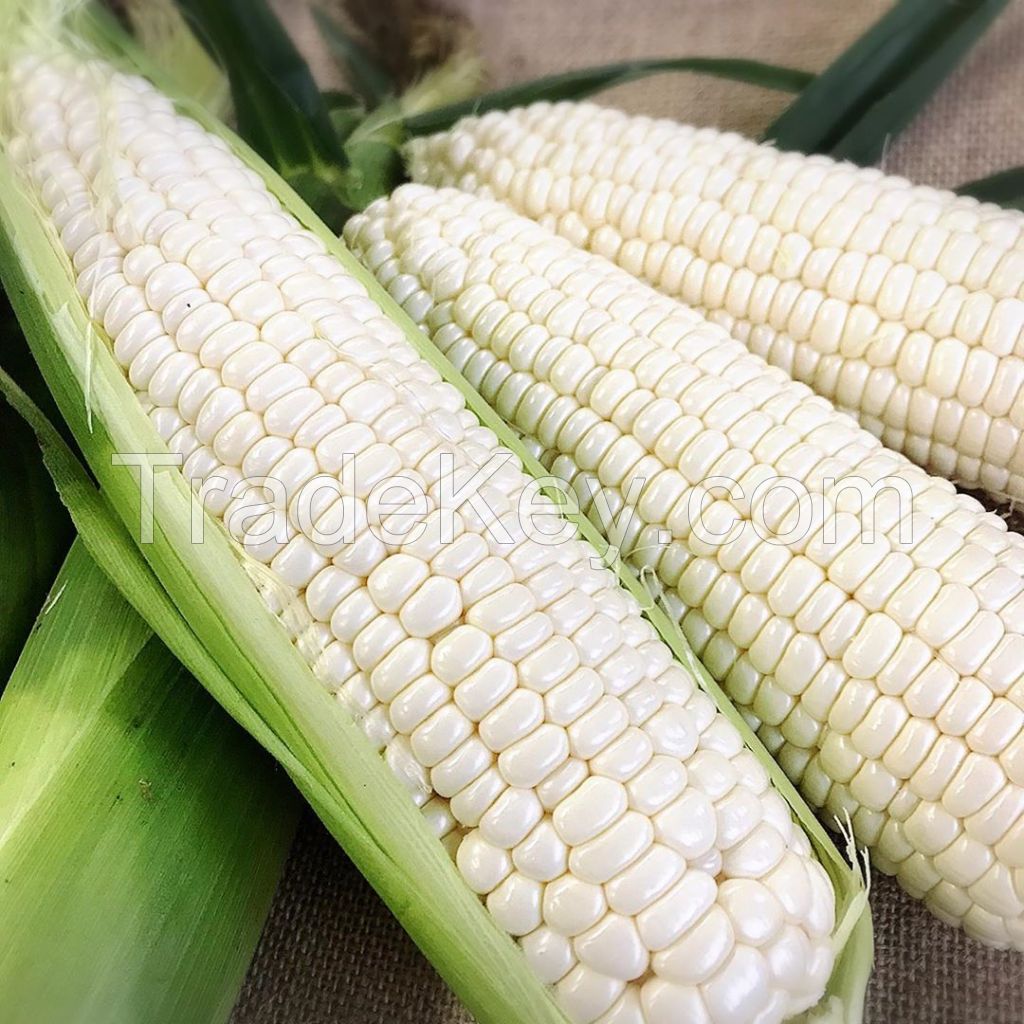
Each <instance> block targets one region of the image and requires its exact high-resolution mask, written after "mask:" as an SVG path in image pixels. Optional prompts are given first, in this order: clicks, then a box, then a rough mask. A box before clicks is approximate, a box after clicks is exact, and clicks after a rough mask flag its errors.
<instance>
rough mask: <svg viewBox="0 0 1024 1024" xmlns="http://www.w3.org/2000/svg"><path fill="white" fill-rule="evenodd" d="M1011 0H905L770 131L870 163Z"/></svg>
mask: <svg viewBox="0 0 1024 1024" xmlns="http://www.w3.org/2000/svg"><path fill="white" fill-rule="evenodd" d="M1006 3H1007V0H900V2H898V3H897V4H896V5H895V6H894V7H893V8H892V9H891V10H890V11H889V12H888V13H887V14H885V15H884V16H883V17H882V18H880V19H879V20H878V21H877V22H875V24H874V25H872V26H871V28H870V29H868V31H867V32H865V33H864V35H863V36H861V37H860V38H859V39H858V40H857V41H856V42H855V43H854V44H853V45H852V46H850V47H849V48H848V49H847V50H846V51H845V52H844V53H842V54H841V55H840V56H839V57H838V58H837V59H836V60H835V61H834V62H833V63H832V64H831V65H830V66H829V67H828V68H827V69H826V70H825V71H823V72H822V73H821V74H820V75H818V76H817V78H816V79H815V80H814V83H813V84H812V85H810V86H808V88H806V89H805V90H804V91H803V92H802V93H801V94H800V96H799V97H798V98H797V99H796V100H795V101H794V102H793V103H792V104H791V105H790V106H789V107H788V108H787V109H786V111H785V112H784V113H783V114H782V115H781V116H780V117H779V118H778V119H777V120H776V121H775V123H774V124H772V126H771V127H770V128H769V129H768V131H767V132H766V133H765V138H766V139H768V140H770V141H771V142H772V143H773V144H775V145H776V146H778V147H779V148H780V149H786V150H798V151H800V152H803V153H830V154H832V155H833V156H835V157H837V158H839V159H848V160H853V161H855V162H857V163H860V164H871V163H874V162H876V161H877V160H879V159H880V158H881V156H882V154H883V152H884V150H885V146H886V143H887V140H888V139H889V138H891V137H892V136H893V135H895V134H896V133H898V132H899V131H900V130H901V129H902V128H904V127H905V126H906V125H907V124H908V123H909V122H910V120H911V119H912V118H913V117H914V115H915V114H916V113H917V112H918V111H919V110H920V109H921V107H923V106H924V104H925V102H926V101H927V100H928V98H929V97H930V96H931V95H932V93H933V92H934V91H935V89H936V88H938V86H939V85H941V84H942V82H943V81H944V80H945V79H946V78H947V77H948V75H949V73H950V72H951V71H952V70H953V68H954V67H956V65H957V64H958V63H959V62H960V61H961V60H962V59H963V57H964V55H965V54H966V53H967V51H968V50H969V49H970V48H971V46H973V45H974V43H975V42H976V41H977V39H978V37H979V36H980V35H981V34H982V32H984V31H985V29H986V28H987V27H988V26H989V24H990V23H991V22H992V19H993V18H994V17H995V16H996V15H997V14H998V13H999V12H1000V11H1001V10H1003V8H1004V7H1005V6H1006Z"/></svg>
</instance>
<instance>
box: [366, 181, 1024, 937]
mask: <svg viewBox="0 0 1024 1024" xmlns="http://www.w3.org/2000/svg"><path fill="white" fill-rule="evenodd" d="M347 237H348V240H349V242H350V244H351V245H352V246H353V247H354V248H355V250H356V251H357V252H358V253H359V254H360V255H361V257H362V258H363V260H364V261H365V263H366V264H367V266H369V267H370V268H371V269H373V270H374V272H375V273H376V274H377V276H378V278H379V280H380V281H381V282H382V283H384V284H386V285H387V287H388V288H389V289H390V290H391V292H392V295H393V296H394V297H395V298H396V299H398V300H400V301H401V302H402V304H403V306H404V308H405V309H406V310H407V311H408V312H409V313H410V314H411V315H412V316H413V317H414V318H415V319H416V320H418V321H419V322H421V323H422V324H424V325H425V327H426V328H427V329H428V330H430V332H431V334H432V337H433V340H434V342H435V344H436V345H437V346H438V348H439V349H440V351H442V352H443V353H444V354H446V355H447V356H448V357H449V358H450V359H451V360H452V362H453V364H454V365H455V366H456V367H457V368H459V369H460V370H461V371H462V372H463V374H464V375H465V376H466V378H467V379H468V380H469V381H470V382H472V383H473V384H474V385H476V386H477V387H479V388H480V390H481V393H482V394H483V395H484V396H485V397H486V398H487V399H488V400H489V401H490V402H491V403H492V404H493V405H494V406H495V407H496V408H497V409H498V410H499V411H500V412H501V413H502V414H503V415H504V416H506V417H507V418H508V420H509V421H510V422H511V423H512V424H514V425H515V426H516V427H518V428H519V429H520V430H522V431H523V432H524V434H525V435H526V436H527V437H528V438H529V440H530V443H531V444H533V445H535V446H536V450H538V451H540V452H542V453H543V455H542V459H543V460H544V462H545V463H546V464H547V465H549V466H550V469H551V472H552V473H553V474H554V475H555V476H556V477H560V478H562V479H563V480H565V481H567V482H568V483H570V484H571V485H572V487H573V488H574V490H575V492H576V493H577V495H578V496H579V499H580V501H581V503H582V504H583V506H584V508H586V509H588V510H589V511H590V512H591V513H592V514H593V515H594V517H595V519H597V520H598V521H599V522H601V525H602V527H603V528H604V529H606V530H607V531H608V535H609V537H610V539H612V541H613V543H614V544H615V545H617V546H618V547H619V548H620V549H621V551H622V554H623V555H624V556H625V557H629V558H631V559H632V560H633V561H634V563H635V564H637V565H639V566H642V567H645V569H646V571H648V572H651V573H656V574H657V577H658V580H659V581H660V583H661V585H662V587H663V590H664V600H665V603H666V606H667V608H668V609H669V610H670V611H671V613H672V614H673V616H674V617H675V618H676V619H678V621H679V622H680V623H681V625H682V629H683V632H684V633H685V634H686V636H687V639H688V640H689V641H690V644H691V645H692V647H693V650H694V651H695V652H696V654H697V655H698V656H700V657H701V658H702V659H703V661H704V663H705V665H706V666H707V668H708V669H709V671H710V672H711V673H712V674H713V675H714V676H715V678H716V679H718V680H719V681H720V682H721V683H722V685H723V686H724V687H725V689H726V692H727V693H728V694H729V695H730V696H731V697H732V698H733V700H735V701H736V702H737V703H738V704H739V705H740V706H741V707H743V708H744V709H745V711H746V714H747V716H748V718H749V720H750V721H751V723H752V724H754V725H756V726H757V727H758V728H759V732H760V735H761V738H762V739H763V740H764V742H765V744H766V746H767V747H768V748H769V749H770V750H771V751H772V752H773V753H774V754H775V755H776V757H777V758H778V760H779V762H780V764H781V765H782V766H783V767H784V768H785V769H786V771H787V772H788V773H789V775H790V776H791V778H792V779H793V780H794V781H796V782H798V783H799V784H800V785H801V787H802V789H803V792H804V794H805V796H807V798H808V799H809V800H810V801H811V802H812V803H813V804H814V805H816V806H819V807H823V808H824V809H826V810H827V812H828V814H829V816H830V817H831V816H836V817H837V818H839V819H842V818H843V817H844V816H845V815H849V816H850V817H851V819H852V823H853V828H854V832H855V834H856V835H857V837H858V838H859V840H860V841H861V842H863V843H865V844H867V845H868V846H870V847H871V848H872V850H873V853H874V857H875V863H876V864H877V865H878V866H879V867H880V868H881V869H882V870H884V871H886V872H888V873H894V874H896V875H897V876H898V878H899V879H900V881H901V882H902V883H903V885H904V886H905V887H906V888H907V889H908V890H909V891H910V892H911V893H913V894H915V895H917V896H919V897H921V898H923V899H925V901H926V902H927V904H928V905H929V906H930V907H931V908H932V909H933V910H934V911H935V912H936V913H937V914H938V915H939V916H940V917H942V918H943V919H944V920H947V921H950V922H953V923H956V924H961V925H962V926H963V927H964V928H966V929H967V930H968V931H969V932H970V933H971V934H972V935H974V936H977V937H978V938H981V939H983V940H984V941H986V942H989V943H992V944H994V945H998V946H1015V947H1016V948H1018V949H1020V948H1024V858H1022V852H1024V847H1022V845H1021V843H1022V839H1024V761H1022V760H1021V757H1022V753H1024V728H1022V726H1024V634H1022V632H1021V621H1022V620H1021V615H1022V612H1024V538H1021V537H1019V536H1017V535H1015V534H1012V533H1009V532H1007V529H1006V524H1005V522H1004V521H1003V520H1002V519H1001V518H1000V517H998V516H996V515H994V514H992V513H988V512H985V511H984V510H983V509H982V507H981V506H980V505H979V504H978V502H976V501H975V500H974V499H973V498H970V497H967V496H965V495H959V494H957V493H956V491H955V490H954V488H953V486H952V485H951V484H949V483H948V482H947V481H945V480H940V479H937V478H934V477H930V476H928V474H927V473H925V472H924V471H923V470H921V469H919V468H917V467H916V466H913V465H912V464H910V463H909V462H908V461H907V460H906V459H905V458H903V457H902V456H900V455H899V454H897V453H894V452H889V451H887V450H885V449H884V448H883V447H882V446H881V444H880V443H879V442H878V441H877V440H876V439H875V438H874V437H873V436H872V435H870V434H869V433H868V432H866V431H864V430H862V429H860V428H858V427H857V426H856V424H855V423H853V422H852V421H851V420H849V419H848V418H847V417H846V416H843V415H841V414H838V413H836V412H835V411H834V410H833V408H832V407H831V406H829V404H828V403H827V402H825V401H824V400H823V399H821V398H819V397H816V396H813V395H812V394H811V393H810V392H809V391H808V389H807V388H806V387H805V386H804V385H801V384H798V383H795V382H792V381H790V380H788V378H786V376H785V375H784V374H783V373H781V372H780V371H779V370H777V369H772V368H770V367H768V366H766V365H765V363H764V362H763V361H762V360H761V359H760V358H759V357H758V356H756V355H754V354H752V353H749V352H747V351H746V350H745V349H744V348H743V346H742V345H741V344H740V343H739V342H737V341H735V340H733V339H731V338H730V337H729V336H728V334H727V333H726V332H725V331H724V330H723V329H722V328H720V327H718V326H716V325H714V324H712V323H710V322H709V321H707V320H705V319H704V317H703V316H701V315H700V314H698V313H695V312H693V311H691V310H689V309H687V308H685V307H683V306H681V305H680V304H678V303H676V302H673V301H671V300H669V299H666V298H664V297H663V296H660V295H658V294H657V293H655V292H654V291H652V290H651V289H650V288H648V287H647V286H645V285H643V284H641V283H640V282H638V281H637V280H636V279H635V278H633V277H632V276H630V275H629V274H627V273H625V272H623V271H621V270H619V269H618V268H616V267H614V266H612V265H611V264H610V263H608V262H607V261H606V260H604V259H603V258H602V257H599V256H592V255H589V254H587V253H585V252H583V251H581V250H578V249H575V248H574V247H573V246H571V245H570V244H569V243H568V242H567V241H566V240H564V239H561V238H558V237H557V236H555V235H552V234H551V233H550V232H548V231H547V230H545V229H544V228H542V227H540V226H538V225H537V224H535V223H533V222H532V221H530V220H527V219H526V218H522V217H519V216H517V215H516V214H515V213H513V212H512V211H511V210H509V209H508V208H507V207H503V206H502V205H501V204H499V203H496V202H493V201H491V200H487V199H479V198H476V197H474V196H472V195H469V194H466V193H462V192H457V191H455V190H453V189H446V190H441V191H437V190H434V189H431V188H427V187H423V186H413V185H410V186H406V187H404V188H403V189H400V190H399V191H397V192H396V193H395V194H394V195H393V196H392V197H391V199H390V200H380V201H378V202H377V203H376V204H374V205H373V206H371V207H370V208H369V209H368V210H367V212H366V214H365V215H363V216H360V217H357V218H353V220H352V221H351V222H350V225H349V227H348V229H347ZM865 490H866V493H865ZM773 491H774V493H773ZM758 495H760V497H758ZM865 510H866V511H865ZM868 515H870V516H871V519H870V520H869V519H868Z"/></svg>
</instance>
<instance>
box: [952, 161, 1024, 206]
mask: <svg viewBox="0 0 1024 1024" xmlns="http://www.w3.org/2000/svg"><path fill="white" fill-rule="evenodd" d="M956 191H957V193H958V194H959V195H962V196H974V198H975V199H980V200H981V201H982V202H983V203H998V204H999V205H1000V206H1005V207H1006V208H1007V209H1010V210H1024V167H1011V168H1010V169H1008V170H1005V171H999V172H998V173H996V174H991V175H989V176H988V177H987V178H979V179H978V180H977V181H968V182H966V183H965V184H963V185H960V186H959V187H958V188H957V190H956Z"/></svg>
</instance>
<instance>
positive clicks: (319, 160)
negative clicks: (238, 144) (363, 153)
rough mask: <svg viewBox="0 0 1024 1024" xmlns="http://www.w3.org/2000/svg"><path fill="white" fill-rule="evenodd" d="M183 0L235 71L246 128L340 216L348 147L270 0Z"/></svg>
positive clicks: (310, 196)
mask: <svg viewBox="0 0 1024 1024" xmlns="http://www.w3.org/2000/svg"><path fill="white" fill-rule="evenodd" d="M177 2H178V4H179V6H180V8H181V10H182V12H183V13H184V15H185V18H186V19H187V21H188V23H189V25H190V26H191V28H192V30H193V31H194V32H195V33H196V35H197V36H198V37H199V39H200V40H201V41H202V42H203V44H204V45H205V46H206V48H207V49H208V50H209V52H210V53H211V54H212V55H213V57H214V59H215V60H216V61H217V62H218V63H219V64H220V66H221V67H222V68H223V69H224V70H225V72H226V73H227V75H228V79H229V81H230V83H231V96H232V101H233V103H234V111H235V123H236V126H237V128H238V131H239V134H241V135H242V137H243V138H244V139H246V140H247V141H248V142H249V143H250V144H251V145H252V146H254V147H255V148H256V149H257V150H258V151H259V152H261V153H269V154H272V155H273V161H274V166H275V167H277V168H278V169H279V170H280V173H281V175H282V177H284V178H285V180H286V181H288V183H289V184H290V185H291V186H292V187H293V188H294V189H295V190H296V191H297V192H298V193H299V194H300V195H301V196H302V197H303V198H304V199H305V200H306V202H308V203H309V204H310V206H312V207H313V209H315V210H316V211H317V213H318V214H319V215H320V217H321V218H322V219H323V220H325V221H326V222H327V223H329V224H340V223H341V220H342V219H343V216H344V211H343V210H342V209H341V208H340V207H339V204H338V202H337V199H336V195H337V192H338V190H339V189H340V188H341V187H342V185H343V183H344V171H345V167H346V159H345V153H344V150H343V149H342V147H341V144H340V143H339V141H338V138H337V136H336V134H335V131H334V128H333V125H332V124H331V117H330V112H329V110H328V109H327V106H326V104H325V103H324V101H323V98H322V97H321V95H320V91H319V89H318V88H317V85H316V82H315V81H314V79H313V75H312V73H311V72H310V70H309V67H308V65H307V64H306V62H305V60H303V58H302V55H301V54H300V53H299V51H298V50H297V49H296V47H295V44H294V43H293V42H292V41H291V39H290V38H289V37H288V34H287V33H286V32H285V31H284V29H283V28H282V27H281V24H280V22H279V21H278V20H277V18H276V17H275V16H274V13H273V11H271V9H270V7H269V6H268V5H267V3H266V0H218V2H217V3H207V2H205V0H177ZM172 81H173V79H172ZM178 94H179V95H180V94H181V93H180V90H179V91H178Z"/></svg>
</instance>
